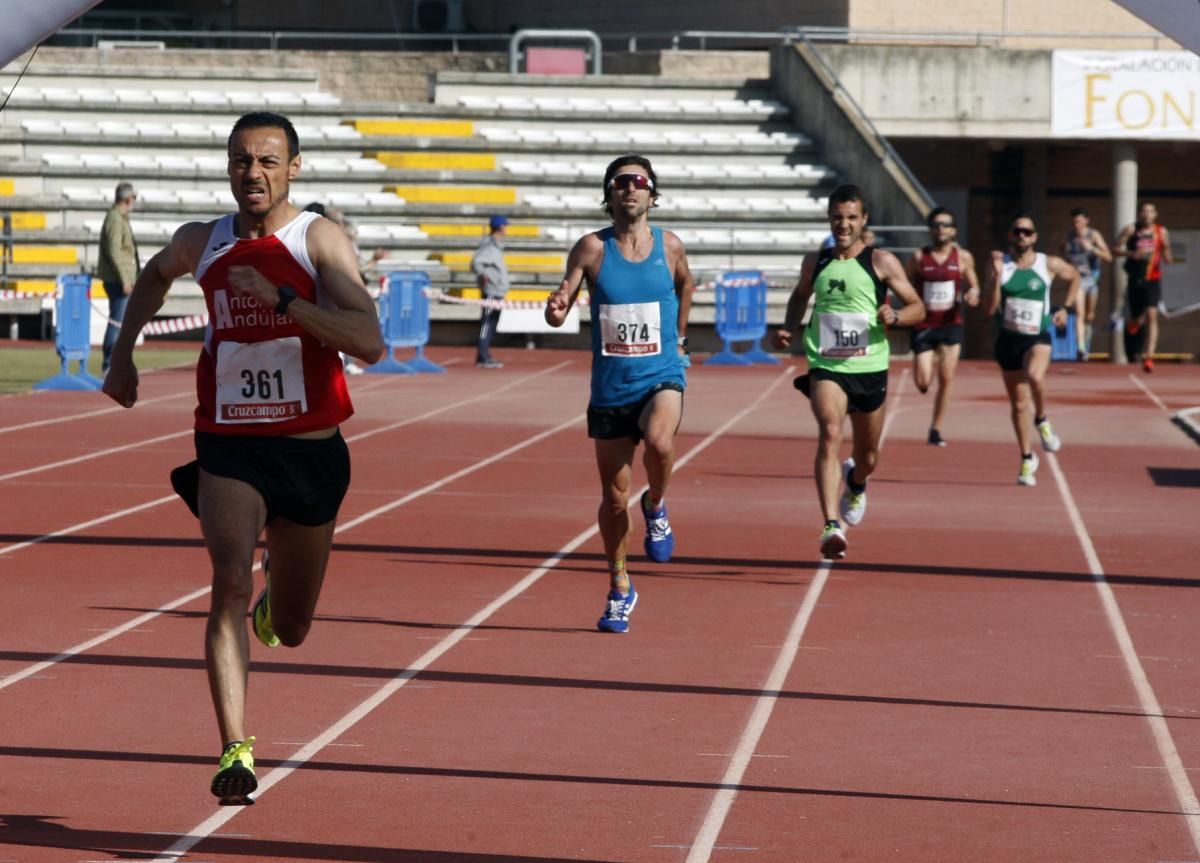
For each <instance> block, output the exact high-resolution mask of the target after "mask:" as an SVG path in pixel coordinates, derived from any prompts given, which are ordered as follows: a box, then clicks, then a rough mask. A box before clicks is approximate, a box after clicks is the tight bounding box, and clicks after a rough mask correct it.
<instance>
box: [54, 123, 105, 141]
mask: <svg viewBox="0 0 1200 863" xmlns="http://www.w3.org/2000/svg"><path fill="white" fill-rule="evenodd" d="M59 125H60V126H62V130H63V134H64V135H72V136H78V137H81V138H82V137H88V136H89V135H94V134H96V123H95V121H94V120H60V121H59Z"/></svg>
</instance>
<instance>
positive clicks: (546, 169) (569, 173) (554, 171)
mask: <svg viewBox="0 0 1200 863" xmlns="http://www.w3.org/2000/svg"><path fill="white" fill-rule="evenodd" d="M541 167H542V173H543V174H545V175H546V176H547V177H555V178H561V177H565V178H569V179H575V178H576V177H578V176H579V169H578V168H577V167H575V166H574V165H573V164H571V163H570V162H542V166H541Z"/></svg>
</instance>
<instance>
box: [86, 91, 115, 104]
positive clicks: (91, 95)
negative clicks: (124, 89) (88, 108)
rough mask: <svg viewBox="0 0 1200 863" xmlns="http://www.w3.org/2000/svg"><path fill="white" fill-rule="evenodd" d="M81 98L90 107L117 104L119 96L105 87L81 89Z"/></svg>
mask: <svg viewBox="0 0 1200 863" xmlns="http://www.w3.org/2000/svg"><path fill="white" fill-rule="evenodd" d="M79 98H80V100H81V101H83V102H84V103H85V104H88V105H115V104H117V94H116V93H114V92H113V91H112V90H106V89H105V88H103V87H80V88H79Z"/></svg>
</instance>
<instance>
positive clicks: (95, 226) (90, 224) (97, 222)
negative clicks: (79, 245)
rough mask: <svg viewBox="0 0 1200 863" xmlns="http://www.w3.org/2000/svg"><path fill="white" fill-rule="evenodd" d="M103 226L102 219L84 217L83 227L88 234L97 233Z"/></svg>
mask: <svg viewBox="0 0 1200 863" xmlns="http://www.w3.org/2000/svg"><path fill="white" fill-rule="evenodd" d="M103 228H104V220H103V219H84V220H83V229H84V230H85V231H87V232H88V233H89V234H98V233H100V231H101V230H102V229H103Z"/></svg>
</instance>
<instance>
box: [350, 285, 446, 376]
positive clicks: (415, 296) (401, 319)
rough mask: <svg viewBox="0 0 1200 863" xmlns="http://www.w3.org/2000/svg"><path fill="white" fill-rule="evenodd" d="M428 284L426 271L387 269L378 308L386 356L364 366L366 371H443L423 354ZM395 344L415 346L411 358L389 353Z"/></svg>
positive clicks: (427, 314) (427, 307)
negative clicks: (408, 271) (404, 359)
mask: <svg viewBox="0 0 1200 863" xmlns="http://www.w3.org/2000/svg"><path fill="white" fill-rule="evenodd" d="M428 287H429V276H428V274H426V273H388V275H387V277H386V278H385V280H384V288H383V289H384V292H385V293H384V295H383V297H382V302H381V303H380V310H379V325H380V327H382V329H383V343H384V344H385V345H387V356H385V357H384V358H383V359H382V360H380V361H379V362H377V363H375V365H373V366H368V367H367V371H368V372H375V373H380V374H402V375H412V374H416V373H418V372H444V371H446V370H445V369H444V368H442V367H441V366H439V365H438V364H437V363H435V362H433V361H432V360H428V359H426V358H425V353H424V351H425V345H426V343H427V342H428V341H429V298H428V297H426V296H425V289H426V288H428ZM397 348H416V349H417V353H416V356H414V357H413V358H412V359H411V360H408V361H406V362H401V361H400V360H397V359H396V358H395V356H393V354H392V352H393V351H394V350H396V349H397Z"/></svg>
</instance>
